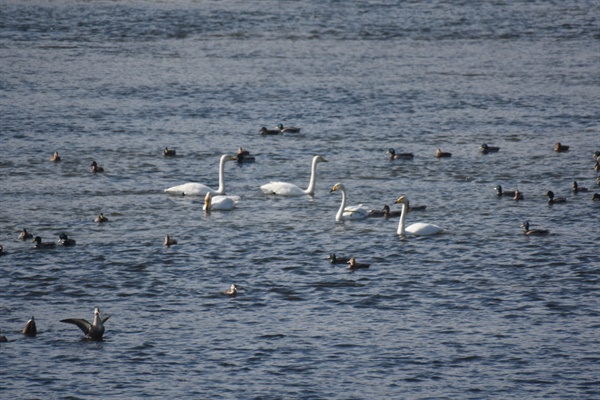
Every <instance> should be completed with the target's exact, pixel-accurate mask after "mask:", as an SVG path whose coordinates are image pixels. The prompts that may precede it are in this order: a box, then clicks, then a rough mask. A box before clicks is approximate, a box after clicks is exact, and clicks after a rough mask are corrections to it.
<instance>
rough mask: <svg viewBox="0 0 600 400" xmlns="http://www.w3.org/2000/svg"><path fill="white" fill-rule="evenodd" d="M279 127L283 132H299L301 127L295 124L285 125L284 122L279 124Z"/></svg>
mask: <svg viewBox="0 0 600 400" xmlns="http://www.w3.org/2000/svg"><path fill="white" fill-rule="evenodd" d="M277 129H279V131H280V132H281V133H298V132H300V128H296V127H295V126H283V124H277Z"/></svg>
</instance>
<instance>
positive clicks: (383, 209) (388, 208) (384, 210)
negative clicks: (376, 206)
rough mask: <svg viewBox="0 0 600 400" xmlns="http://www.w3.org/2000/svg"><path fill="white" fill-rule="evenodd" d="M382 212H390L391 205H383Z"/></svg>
mask: <svg viewBox="0 0 600 400" xmlns="http://www.w3.org/2000/svg"><path fill="white" fill-rule="evenodd" d="M381 211H382V212H384V213H386V214H389V212H390V206H388V205H387V204H384V205H383V208H382V209H381Z"/></svg>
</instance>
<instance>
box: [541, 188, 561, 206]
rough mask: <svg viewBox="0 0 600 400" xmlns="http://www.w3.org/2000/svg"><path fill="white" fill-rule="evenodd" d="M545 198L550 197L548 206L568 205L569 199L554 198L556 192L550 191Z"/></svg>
mask: <svg viewBox="0 0 600 400" xmlns="http://www.w3.org/2000/svg"><path fill="white" fill-rule="evenodd" d="M544 196H547V197H548V204H557V203H566V202H567V199H566V198H564V197H554V192H553V191H552V190H548V191H547V192H546V194H544Z"/></svg>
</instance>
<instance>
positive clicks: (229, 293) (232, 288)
mask: <svg viewBox="0 0 600 400" xmlns="http://www.w3.org/2000/svg"><path fill="white" fill-rule="evenodd" d="M237 290H238V288H237V286H236V285H235V283H232V284H231V286H230V287H229V289H227V290H226V291H225V292H224V293H225V294H226V295H227V296H231V297H235V296H237Z"/></svg>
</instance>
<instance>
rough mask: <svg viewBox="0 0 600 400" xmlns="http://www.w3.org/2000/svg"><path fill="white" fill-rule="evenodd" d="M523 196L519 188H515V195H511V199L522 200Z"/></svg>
mask: <svg viewBox="0 0 600 400" xmlns="http://www.w3.org/2000/svg"><path fill="white" fill-rule="evenodd" d="M524 198H525V197H524V196H523V193H521V192H520V191H519V189H517V190H515V195H514V196H513V198H512V199H513V200H515V201H519V200H523V199H524Z"/></svg>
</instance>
